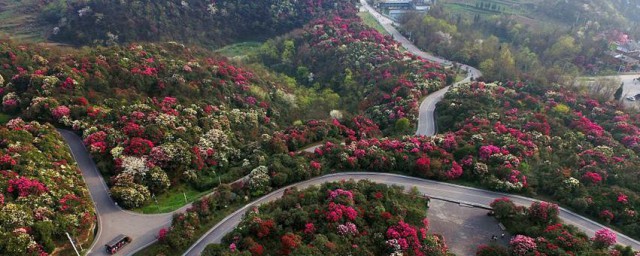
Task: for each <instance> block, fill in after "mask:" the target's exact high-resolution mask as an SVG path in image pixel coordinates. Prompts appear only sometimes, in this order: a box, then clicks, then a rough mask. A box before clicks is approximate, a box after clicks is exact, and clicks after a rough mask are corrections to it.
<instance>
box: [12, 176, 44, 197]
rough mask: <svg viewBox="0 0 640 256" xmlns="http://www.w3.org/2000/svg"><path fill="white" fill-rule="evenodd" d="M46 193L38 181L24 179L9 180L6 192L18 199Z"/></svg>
mask: <svg viewBox="0 0 640 256" xmlns="http://www.w3.org/2000/svg"><path fill="white" fill-rule="evenodd" d="M47 191H48V189H47V188H46V187H45V186H44V184H42V183H40V181H38V180H35V179H29V178H26V177H20V178H17V179H13V180H9V187H8V188H7V192H9V193H16V194H17V195H18V196H19V197H27V196H30V195H36V196H37V195H40V194H42V193H45V192H47Z"/></svg>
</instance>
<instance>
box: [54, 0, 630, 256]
mask: <svg viewBox="0 0 640 256" xmlns="http://www.w3.org/2000/svg"><path fill="white" fill-rule="evenodd" d="M361 3H362V6H363V8H366V9H367V10H368V11H369V12H371V13H372V14H373V15H374V17H375V18H376V19H377V20H378V22H380V24H382V26H383V27H384V28H385V29H386V30H387V31H388V32H389V33H390V34H391V35H392V36H393V37H394V39H395V40H396V41H398V42H400V43H401V44H402V45H403V46H404V47H405V48H406V49H407V50H408V51H409V52H411V53H413V54H415V55H417V56H420V57H422V58H425V59H428V60H430V61H434V62H437V63H440V64H442V65H446V66H448V65H451V64H452V62H450V61H448V60H445V59H442V58H439V57H435V56H432V55H430V54H428V53H425V52H423V51H420V50H419V49H418V48H417V47H416V46H415V45H413V44H412V43H411V42H409V40H407V39H406V38H405V37H404V36H402V35H401V34H400V33H399V32H398V31H397V30H396V29H395V28H394V27H393V26H392V25H393V22H392V21H391V20H390V19H388V18H386V17H384V16H382V15H380V14H378V13H377V12H376V11H375V10H374V9H373V8H371V6H369V5H368V4H367V3H366V2H365V1H364V0H361ZM458 65H459V67H460V68H461V69H462V70H467V71H468V73H467V77H466V78H465V79H464V80H462V81H460V82H458V83H456V84H454V85H453V86H455V85H457V84H459V83H463V82H468V81H470V80H471V78H477V77H480V76H481V75H482V74H481V73H480V71H478V70H477V69H475V68H473V67H470V66H467V65H463V64H458ZM449 88H450V87H449V86H447V87H445V88H443V89H441V90H438V91H436V92H433V93H431V94H430V95H429V96H428V97H426V98H425V99H424V100H423V102H422V104H421V105H420V111H419V113H420V115H419V120H418V129H417V131H416V134H417V135H426V136H431V135H434V134H435V132H436V129H435V125H434V111H435V106H436V104H437V102H439V101H440V100H441V99H442V98H443V97H444V94H445V93H446V92H447V91H448V89H449ZM59 132H60V133H61V134H62V136H63V138H64V139H65V141H66V142H67V144H68V146H69V148H70V149H71V152H72V154H73V157H74V158H75V160H76V162H77V163H78V167H79V168H80V170H81V172H82V176H83V178H84V180H85V182H86V183H87V186H88V188H89V191H90V194H91V198H92V200H93V202H94V205H95V208H96V211H97V215H98V230H97V234H96V237H95V239H94V242H93V244H92V245H91V247H90V248H89V253H88V255H108V254H107V253H106V252H105V251H104V247H103V246H104V244H105V243H107V242H108V241H109V240H110V239H112V238H113V237H115V236H116V235H118V234H126V235H128V236H130V237H132V238H133V242H132V243H131V244H129V245H127V246H125V247H123V248H122V249H121V251H120V252H118V254H121V255H131V254H133V253H135V252H136V251H139V250H141V249H143V248H144V247H146V246H148V245H150V244H151V243H153V242H155V241H156V240H157V239H156V234H157V233H158V231H159V230H160V229H161V228H163V227H168V226H169V225H170V222H171V218H172V215H173V214H174V213H177V212H183V211H185V210H186V209H187V208H188V207H190V204H188V205H185V206H184V207H182V208H180V209H178V210H176V211H174V212H171V213H165V214H138V213H135V212H131V211H126V210H123V209H122V208H120V207H118V206H117V205H115V203H114V201H113V200H112V199H111V198H110V196H109V190H108V188H107V186H106V184H105V182H104V180H103V178H102V176H101V175H100V173H99V172H98V170H97V168H96V166H95V163H94V162H93V160H92V158H91V155H90V154H89V152H87V150H86V148H85V146H84V144H83V142H82V139H81V138H80V137H78V136H77V135H76V134H75V133H73V132H71V131H67V130H59ZM316 147H317V146H316ZM313 149H315V148H313ZM309 150H311V149H307V150H305V151H309ZM344 179H355V180H362V179H367V180H371V181H374V182H379V183H383V184H388V185H402V186H405V187H413V186H415V187H417V188H418V190H419V191H421V192H422V193H424V194H426V195H432V196H434V197H438V198H442V199H447V200H453V201H461V202H465V203H467V204H471V205H482V206H487V205H488V204H489V203H490V202H491V201H492V200H493V199H494V198H496V197H502V196H507V197H509V198H511V199H512V200H514V202H515V203H517V204H521V205H528V204H530V203H531V202H533V201H535V199H531V198H524V197H520V196H514V195H507V194H502V193H497V192H491V191H486V190H480V189H475V188H469V187H462V186H457V185H452V184H447V183H441V182H436V181H431V180H424V179H418V178H413V177H408V176H401V175H395V174H385V173H364V172H357V173H352V172H349V173H339V174H330V175H325V176H321V177H317V178H314V179H311V180H307V181H303V182H300V183H297V184H294V185H291V186H289V187H292V186H296V187H298V188H305V187H308V186H312V185H317V184H321V183H324V182H330V181H339V180H344ZM287 188H288V187H287ZM284 189H285V188H282V189H279V190H277V191H275V192H273V193H271V194H269V195H266V196H264V197H262V198H260V199H258V200H256V201H254V202H252V203H250V204H248V205H246V206H244V207H243V208H242V209H240V210H238V211H236V212H234V213H233V214H231V215H229V216H227V217H226V218H225V219H223V220H222V221H221V222H219V223H218V224H217V225H216V226H214V227H213V228H212V229H210V230H209V231H208V232H207V233H206V234H205V235H204V236H202V237H201V238H200V240H198V241H197V242H196V243H195V244H194V245H193V246H192V247H191V248H189V250H188V251H187V252H186V253H185V254H184V255H199V254H200V253H201V252H202V250H203V249H204V248H205V247H206V245H207V244H209V243H219V242H220V239H221V238H222V237H223V236H224V235H225V234H226V233H228V232H230V231H231V230H233V228H234V227H235V226H236V225H237V224H238V223H239V222H240V220H241V218H242V215H243V214H244V212H246V211H247V210H248V209H250V208H251V207H254V206H257V205H260V204H262V203H266V202H270V201H273V200H276V199H277V198H279V197H280V196H282V192H283V191H284ZM560 217H561V218H562V219H563V220H564V221H565V222H566V223H568V224H573V225H576V226H578V227H579V228H581V229H582V230H584V231H585V232H587V234H589V235H593V234H594V232H595V231H596V230H598V229H601V228H603V227H604V226H602V225H600V224H598V223H595V222H593V221H590V220H588V219H586V218H584V217H582V216H580V215H577V214H575V213H572V212H570V211H567V210H565V209H563V208H561V212H560ZM618 242H619V243H621V244H624V245H631V246H632V247H633V248H634V249H636V250H640V243H639V242H638V241H636V240H633V239H631V238H629V237H627V236H625V235H623V234H620V233H618Z"/></svg>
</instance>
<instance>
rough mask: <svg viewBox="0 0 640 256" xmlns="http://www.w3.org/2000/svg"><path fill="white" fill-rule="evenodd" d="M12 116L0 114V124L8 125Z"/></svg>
mask: <svg viewBox="0 0 640 256" xmlns="http://www.w3.org/2000/svg"><path fill="white" fill-rule="evenodd" d="M11 118H12V117H11V116H10V115H7V114H4V113H0V124H6V123H7V122H9V120H11Z"/></svg>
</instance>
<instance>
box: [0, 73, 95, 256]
mask: <svg viewBox="0 0 640 256" xmlns="http://www.w3.org/2000/svg"><path fill="white" fill-rule="evenodd" d="M0 80H1V79H0ZM0 137H1V138H2V142H0V170H1V171H0V254H1V255H47V253H52V252H54V250H56V251H58V252H60V250H61V249H63V248H66V250H70V248H68V240H67V239H68V238H67V236H66V234H65V232H68V233H69V234H71V236H73V237H74V238H76V239H78V243H79V244H82V245H85V246H86V245H88V244H91V241H92V239H93V232H92V231H93V230H92V229H93V228H94V227H95V225H96V216H95V212H94V208H93V204H92V202H91V198H90V197H89V192H88V190H87V187H86V185H85V183H84V181H83V179H82V176H81V175H80V171H79V170H78V167H77V166H76V163H75V161H74V160H73V158H72V157H71V153H70V152H69V149H68V147H67V146H66V145H65V144H64V143H63V140H62V139H61V138H60V135H59V134H58V133H57V132H56V130H55V129H54V127H53V126H51V125H48V124H40V123H37V122H25V121H23V120H22V119H19V118H17V119H13V120H10V121H9V122H8V123H7V124H6V125H0ZM66 252H67V253H69V252H71V251H66Z"/></svg>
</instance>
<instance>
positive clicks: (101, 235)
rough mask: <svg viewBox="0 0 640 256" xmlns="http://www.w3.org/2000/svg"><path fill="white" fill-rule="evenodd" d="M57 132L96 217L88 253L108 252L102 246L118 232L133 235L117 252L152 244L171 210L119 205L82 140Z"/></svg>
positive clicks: (167, 222) (164, 225)
mask: <svg viewBox="0 0 640 256" xmlns="http://www.w3.org/2000/svg"><path fill="white" fill-rule="evenodd" d="M58 132H60V134H61V135H62V137H63V138H64V140H65V141H66V142H67V145H68V146H69V148H70V149H71V153H72V154H73V158H75V160H76V162H77V163H78V167H79V168H80V171H81V172H82V177H83V178H84V181H85V183H87V187H88V188H89V192H90V194H91V199H92V200H93V204H94V206H95V209H96V212H97V216H98V217H97V218H98V230H97V233H96V237H95V239H94V240H93V244H91V247H89V253H88V255H96V256H99V255H109V254H107V253H106V250H105V248H104V245H105V244H106V243H108V242H109V241H110V240H111V239H113V238H114V237H116V236H117V235H119V234H125V235H127V236H129V237H131V238H133V241H132V242H131V244H129V245H127V246H125V247H123V248H122V249H121V250H120V252H118V254H129V253H132V252H134V251H135V250H136V249H137V248H143V247H145V246H147V245H149V244H151V243H153V242H154V241H155V240H156V234H158V231H159V230H160V229H161V228H163V227H168V226H170V224H171V218H172V216H173V213H164V214H139V213H135V212H131V211H126V210H123V209H122V208H120V207H118V206H117V205H116V204H115V202H114V201H113V200H112V199H111V197H110V196H109V189H108V187H107V184H105V182H104V179H103V178H102V176H101V175H100V173H99V172H98V169H97V168H96V165H95V163H94V162H93V160H92V158H91V155H90V154H89V152H88V151H87V149H86V148H85V146H84V143H83V142H82V139H81V138H80V137H79V136H78V135H76V134H75V133H73V132H71V131H68V130H61V129H59V130H58ZM185 209H186V207H183V208H181V209H178V211H184V210H185Z"/></svg>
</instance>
